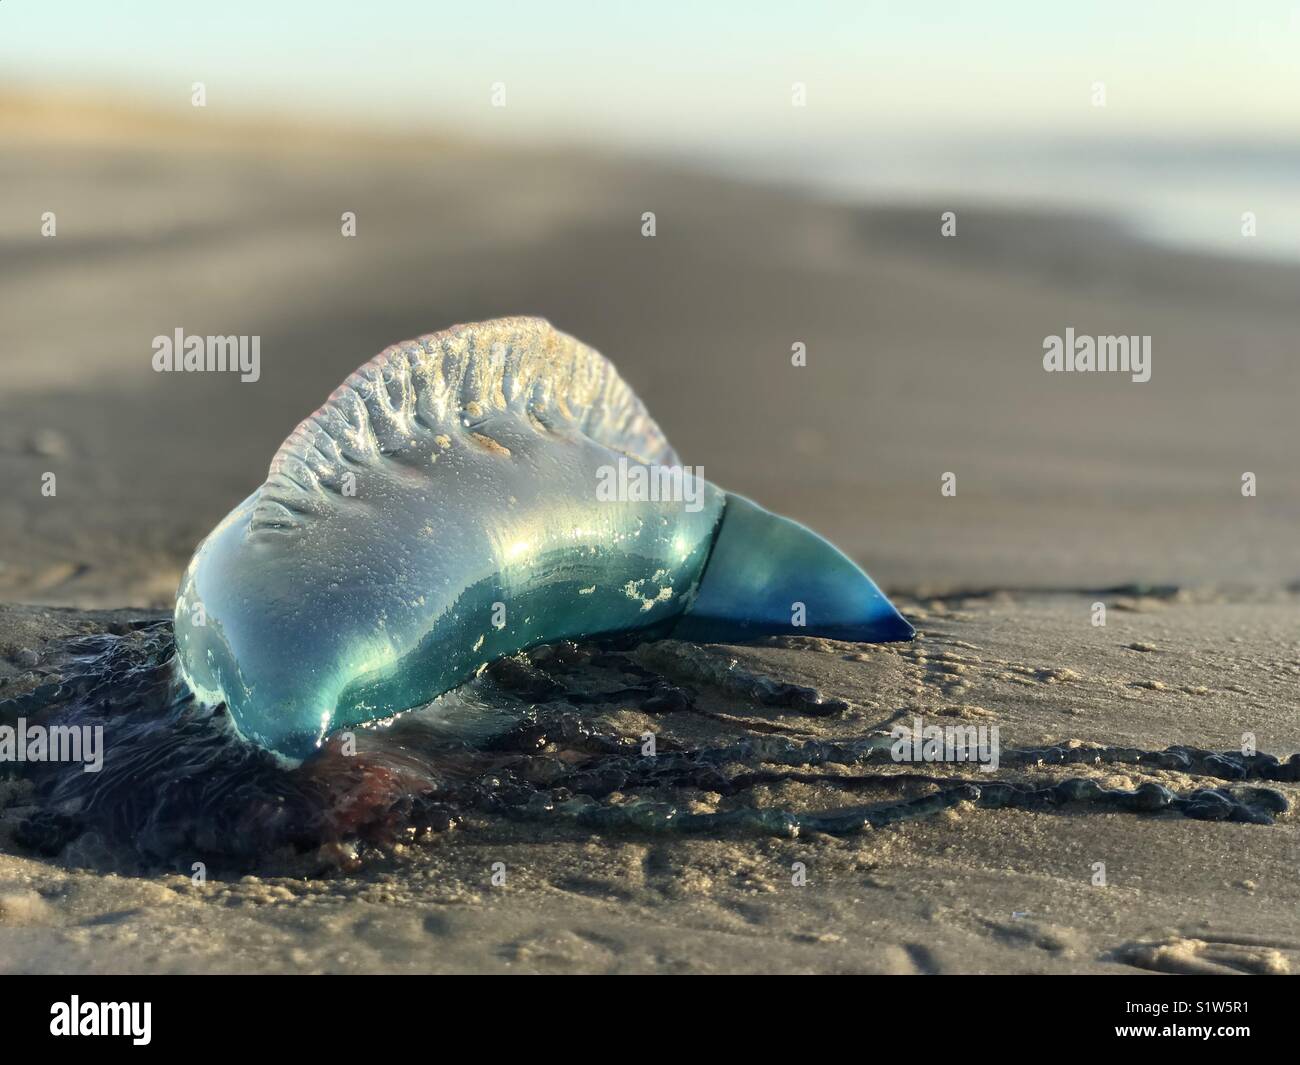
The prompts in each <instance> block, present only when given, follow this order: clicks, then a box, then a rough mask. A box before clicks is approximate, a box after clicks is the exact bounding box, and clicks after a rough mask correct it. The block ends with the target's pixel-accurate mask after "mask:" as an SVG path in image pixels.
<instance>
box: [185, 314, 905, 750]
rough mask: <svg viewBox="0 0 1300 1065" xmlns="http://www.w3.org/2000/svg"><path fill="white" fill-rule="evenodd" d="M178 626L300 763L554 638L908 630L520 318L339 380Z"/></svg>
mask: <svg viewBox="0 0 1300 1065" xmlns="http://www.w3.org/2000/svg"><path fill="white" fill-rule="evenodd" d="M175 629H176V647H177V655H178V659H179V663H180V668H181V671H182V673H183V675H184V677H185V679H186V681H187V682H188V683H189V685H190V687H191V688H192V689H193V691H194V692H195V694H196V695H197V696H198V697H199V698H200V699H203V700H204V701H207V702H211V703H217V702H224V703H225V704H226V705H227V707H228V708H229V710H230V713H231V716H232V720H233V721H234V724H235V726H236V728H238V730H239V731H240V733H241V734H242V735H243V736H244V737H245V738H247V739H249V740H251V741H252V742H254V743H257V744H260V745H261V746H263V747H266V748H268V749H270V750H273V751H276V752H278V753H279V754H281V755H284V756H286V757H289V758H293V759H301V758H303V757H305V756H307V755H308V754H310V753H311V752H312V750H314V749H315V748H316V747H317V746H318V745H319V744H320V742H321V741H322V739H323V738H324V737H326V736H327V735H329V734H330V733H331V732H334V731H336V730H338V729H341V728H346V727H348V726H352V725H359V724H361V723H363V722H366V721H372V720H376V719H380V718H386V717H390V716H392V715H394V714H396V713H399V712H401V711H403V710H407V709H410V708H412V707H415V706H421V705H423V704H425V703H427V702H429V701H430V700H432V699H434V698H435V697H436V696H438V695H440V694H442V693H443V692H446V691H448V690H450V689H452V688H454V687H456V686H458V685H460V684H462V683H463V682H464V681H465V680H467V679H468V678H469V677H471V676H472V675H473V674H474V673H475V672H476V671H478V670H479V669H481V668H482V667H483V666H484V665H486V664H488V663H490V662H492V661H493V660H495V659H498V658H501V657H503V656H506V655H510V654H514V653H515V652H517V651H520V650H523V649H524V648H527V647H531V646H535V645H538V644H543V643H549V642H552V641H555V640H559V639H565V638H574V639H576V638H583V637H591V636H597V635H601V634H607V633H616V632H625V631H632V630H646V632H647V637H650V636H653V635H659V636H672V637H675V638H680V639H687V640H697V641H724V642H725V641H733V642H735V641H743V640H752V639H755V638H758V637H761V636H768V635H774V634H781V633H789V634H801V635H816V636H826V637H830V638H834V639H838V640H849V641H870V642H877V641H888V640H908V639H911V638H912V636H913V631H912V628H911V626H910V625H908V623H907V622H906V621H905V620H904V619H903V618H902V616H901V615H900V614H899V613H898V611H897V610H896V609H895V608H894V606H893V604H891V603H890V602H889V600H888V599H886V598H885V596H884V595H883V594H882V593H881V591H880V589H879V588H877V587H876V585H875V584H874V582H873V581H872V580H871V578H870V577H868V576H867V574H866V573H864V572H863V571H862V570H861V569H859V568H858V567H857V566H856V565H855V564H854V563H853V562H852V561H850V560H849V559H848V558H847V557H846V556H845V555H844V554H843V553H841V552H840V551H839V550H838V549H836V548H835V547H834V546H832V545H831V544H829V543H828V542H827V541H825V540H824V539H822V538H821V537H820V536H818V535H817V534H816V533H813V532H811V531H810V530H808V529H806V528H804V527H803V526H802V525H799V524H798V523H796V522H793V521H790V520H789V519H786V518H782V517H778V516H777V515H774V514H771V513H769V512H767V511H765V510H763V509H762V508H761V507H758V506H756V505H755V504H754V503H752V502H750V501H749V500H747V499H744V498H742V497H740V496H735V495H732V494H730V493H728V492H724V491H722V490H721V489H719V488H716V487H715V486H713V485H712V484H709V483H708V482H707V481H705V480H703V478H702V477H698V476H695V474H694V471H692V470H691V469H690V468H689V467H688V468H683V467H682V466H681V465H680V462H679V460H678V458H677V456H676V454H675V453H674V451H673V449H672V448H671V447H670V445H669V444H668V441H667V440H666V439H665V438H664V435H663V433H662V432H660V430H659V428H658V426H657V425H655V423H654V422H653V420H651V418H650V416H649V415H648V414H647V413H646V410H645V408H644V406H643V405H642V404H641V402H640V400H639V399H637V397H636V396H635V394H633V392H632V390H631V389H630V388H629V387H628V386H627V385H626V384H625V383H624V382H623V380H622V379H621V378H620V377H619V376H618V373H617V372H616V371H615V369H614V368H613V366H612V365H611V364H610V363H609V362H608V361H607V360H606V359H605V358H604V357H603V356H601V355H600V354H599V353H598V352H596V351H594V350H592V349H591V348H589V347H587V346H586V345H584V344H581V343H579V342H578V341H576V340H574V339H573V338H572V337H568V336H565V335H564V334H562V333H559V332H557V331H555V330H554V329H552V328H551V326H550V325H549V323H547V322H545V321H543V320H541V319H536V318H505V319H498V320H495V321H491V322H484V323H480V324H476V325H466V326H459V327H456V328H454V329H451V330H448V331H446V332H443V333H437V334H433V335H430V336H426V337H421V338H420V339H418V340H415V341H411V342H408V343H405V344H399V345H396V346H394V347H391V348H389V349H387V350H386V351H384V352H382V353H381V354H380V355H378V356H376V357H375V358H374V359H372V360H371V361H370V362H368V363H367V364H366V365H365V366H363V367H361V369H359V370H358V371H357V372H355V373H354V374H352V376H351V377H349V378H348V380H347V381H346V382H345V383H344V384H343V385H342V386H341V387H340V388H339V389H337V390H336V391H335V392H334V394H333V395H332V396H330V398H329V400H328V402H327V403H326V404H325V405H324V406H323V407H321V408H320V409H319V410H318V411H316V412H315V413H314V414H312V415H311V416H310V417H309V418H307V419H306V420H305V421H304V422H302V424H301V425H299V426H298V428H297V429H296V430H294V432H293V434H292V435H291V436H290V437H289V438H288V440H286V441H285V443H284V444H283V445H282V446H281V448H280V450H279V451H278V452H277V453H276V455H275V458H274V459H273V460H272V463H271V469H270V473H269V475H268V477H267V479H266V482H265V483H264V484H263V485H262V486H261V487H260V488H258V489H257V491H255V492H254V493H253V494H252V495H251V496H249V497H248V498H247V499H246V500H244V502H243V503H241V504H240V505H239V506H238V507H236V508H235V510H233V511H232V512H231V513H230V514H229V515H228V516H227V517H226V518H225V519H224V520H223V521H222V522H221V523H220V524H219V525H218V526H217V527H216V528H215V529H214V530H213V531H212V532H211V533H210V534H209V535H208V536H207V537H206V539H204V541H203V542H202V543H201V544H200V545H199V548H198V550H197V551H196V552H195V555H194V557H193V559H192V560H191V561H190V564H189V567H188V568H187V570H186V572H185V576H184V578H183V579H182V582H181V586H180V590H179V592H178V593H177V598H176V615H175Z"/></svg>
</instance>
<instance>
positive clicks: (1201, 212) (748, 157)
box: [695, 136, 1300, 262]
mask: <svg viewBox="0 0 1300 1065" xmlns="http://www.w3.org/2000/svg"><path fill="white" fill-rule="evenodd" d="M695 162H697V163H701V162H702V163H704V164H705V165H707V166H710V167H711V168H712V169H715V170H721V171H723V172H725V173H727V174H729V175H731V176H740V177H744V178H747V179H749V180H759V181H768V182H778V183H781V184H787V185H793V186H796V187H799V188H802V189H804V190H806V191H811V192H814V193H817V194H819V195H823V196H828V197H831V198H833V199H835V200H837V201H843V202H851V203H861V204H864V205H894V206H907V207H921V208H924V207H927V206H929V207H932V208H933V209H934V210H935V212H936V215H938V214H939V213H941V212H942V211H945V210H949V209H952V210H956V211H958V212H959V216H960V211H961V209H962V208H966V209H971V208H977V207H978V206H980V205H988V206H993V207H997V208H1000V209H1015V208H1021V209H1030V210H1035V211H1042V210H1060V211H1066V212H1070V213H1084V214H1093V215H1098V216H1103V217H1106V218H1108V219H1111V220H1113V221H1116V222H1119V223H1120V224H1121V225H1123V226H1124V227H1126V228H1127V229H1129V230H1130V231H1131V232H1133V233H1135V234H1136V235H1138V236H1139V237H1141V238H1143V239H1146V240H1150V241H1153V242H1156V243H1159V244H1162V245H1166V246H1172V247H1178V248H1182V249H1186V250H1193V251H1200V252H1207V253H1212V254H1218V255H1230V256H1240V257H1245V258H1258V259H1273V260H1287V261H1292V262H1294V261H1300V140H1294V141H1278V142H1273V143H1266V142H1259V141H1240V142H1228V141H1186V140H1161V139H1155V138H1152V139H1141V140H1138V139H1133V140H1122V141H1114V140H1106V141H1087V140H1045V139H1041V138H1036V139H1014V138H1012V139H993V140H990V139H983V140H979V141H973V140H947V139H942V138H930V139H922V138H892V139H886V140H876V139H874V138H872V137H870V136H863V137H862V138H861V140H860V141H859V142H858V143H856V144H846V143H844V142H842V141H837V142H836V143H834V144H824V143H810V144H805V145H802V146H800V147H799V148H797V149H795V150H786V151H782V152H781V153H779V154H776V153H773V152H772V151H771V150H770V149H758V148H755V149H747V148H745V147H744V146H740V147H735V146H733V147H730V148H725V149H721V150H719V149H717V148H714V149H711V150H709V151H708V152H707V154H700V155H697V156H696V157H695ZM1247 212H1250V213H1252V214H1253V215H1254V235H1253V236H1248V235H1246V233H1245V232H1244V229H1245V228H1246V227H1247V220H1246V218H1245V217H1244V216H1245V215H1246V214H1247ZM937 224H938V219H937V217H936V225H937Z"/></svg>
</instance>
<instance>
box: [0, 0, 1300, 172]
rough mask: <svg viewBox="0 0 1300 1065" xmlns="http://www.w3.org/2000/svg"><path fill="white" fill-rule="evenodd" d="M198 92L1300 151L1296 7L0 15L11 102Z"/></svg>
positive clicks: (186, 9)
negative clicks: (498, 104) (1102, 90)
mask: <svg viewBox="0 0 1300 1065" xmlns="http://www.w3.org/2000/svg"><path fill="white" fill-rule="evenodd" d="M194 81H202V82H204V83H205V85H206V87H207V93H208V106H209V108H222V107H226V106H230V107H232V108H239V109H240V110H247V109H249V108H265V109H270V110H276V111H281V112H290V113H294V112H314V113H319V114H322V115H325V116H334V117H342V118H347V119H350V120H351V119H355V118H358V117H360V118H363V119H366V120H370V121H383V122H385V123H388V122H392V123H396V124H412V123H414V124H419V125H427V126H432V127H441V128H453V129H463V130H466V131H469V132H472V133H474V134H475V135H478V136H497V135H501V136H507V137H525V138H529V139H550V138H556V137H560V138H563V139H565V140H574V139H579V140H591V141H594V142H597V143H600V144H605V145H609V146H632V147H638V148H642V149H649V150H655V149H661V148H668V149H681V150H692V149H698V148H701V147H704V148H708V147H709V146H710V145H714V146H717V145H720V144H721V143H723V142H727V143H730V144H732V145H734V146H735V147H744V146H749V147H757V148H761V147H762V146H764V145H765V144H773V145H783V146H788V145H791V144H798V143H801V142H803V141H805V140H806V141H808V142H810V143H817V144H821V145H823V146H825V145H828V144H833V143H835V142H836V141H838V140H844V139H855V140H856V139H862V138H870V137H871V136H872V135H873V134H883V135H890V136H896V135H898V134H915V135H918V136H922V137H925V138H938V137H943V136H948V135H952V136H956V137H962V136H982V135H985V134H992V133H999V134H1012V135H1023V134H1029V135H1043V134H1051V135H1053V136H1066V137H1075V136H1083V137H1086V136H1090V135H1096V134H1101V135H1106V136H1151V135H1155V136H1161V137H1168V138H1178V139H1200V138H1228V139H1252V140H1279V141H1280V140H1288V139H1295V138H1296V137H1297V136H1298V135H1300V4H1298V3H1282V2H1275V0H1261V2H1258V3H1251V2H1248V0H1246V2H1240V3H1232V2H1224V0H1217V2H1216V0H1181V2H1162V0H1155V2H1147V3H1142V2H1137V0H1122V2H1110V0H1101V2H1096V3H1084V2H1080V3H1067V2H1045V0H1037V2H1030V0H1023V2H1022V0H1006V2H1001V3H998V2H996V0H994V2H991V3H964V2H958V0H954V2H948V3H936V2H927V0H902V2H896V3H883V2H870V0H857V2H845V3H817V2H807V0H797V2H788V3H785V2H782V3H775V2H768V0H749V2H747V3H739V2H712V3H706V2H703V0H692V2H669V0H657V2H654V3H638V4H628V3H617V2H606V3H596V2H589V3H588V2H577V0H568V2H552V3H529V4H525V3H503V2H478V0H476V2H472V3H470V2H465V0H458V2H456V3H443V2H431V3H417V2H413V0H365V2H361V0H349V2H346V3H342V2H333V0H310V2H299V0H285V2H277V3H268V2H265V0H225V2H222V3H198V2H194V0H119V2H113V3H109V2H104V0H3V2H2V3H0V85H3V84H4V83H10V84H17V85H39V86H54V87H63V88H69V89H77V90H87V89H88V90H91V91H93V92H96V93H98V92H100V91H102V92H104V93H105V94H112V95H119V94H130V95H135V96H144V97H146V98H155V99H158V100H161V101H164V102H170V103H173V104H176V105H177V106H185V105H187V104H188V102H189V92H190V85H191V83H192V82H194ZM1097 81H1102V82H1105V84H1106V94H1107V106H1106V107H1105V108H1104V109H1101V108H1096V107H1093V106H1092V105H1091V89H1092V85H1093V83H1094V82H1097ZM496 82H501V83H504V85H505V93H506V96H505V98H506V106H505V107H503V108H494V107H492V106H491V92H492V86H493V83H496ZM794 82H803V83H804V84H806V86H807V101H808V102H807V106H806V107H805V108H801V109H800V108H793V107H792V106H791V102H790V100H791V85H792V84H793V83H794Z"/></svg>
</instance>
